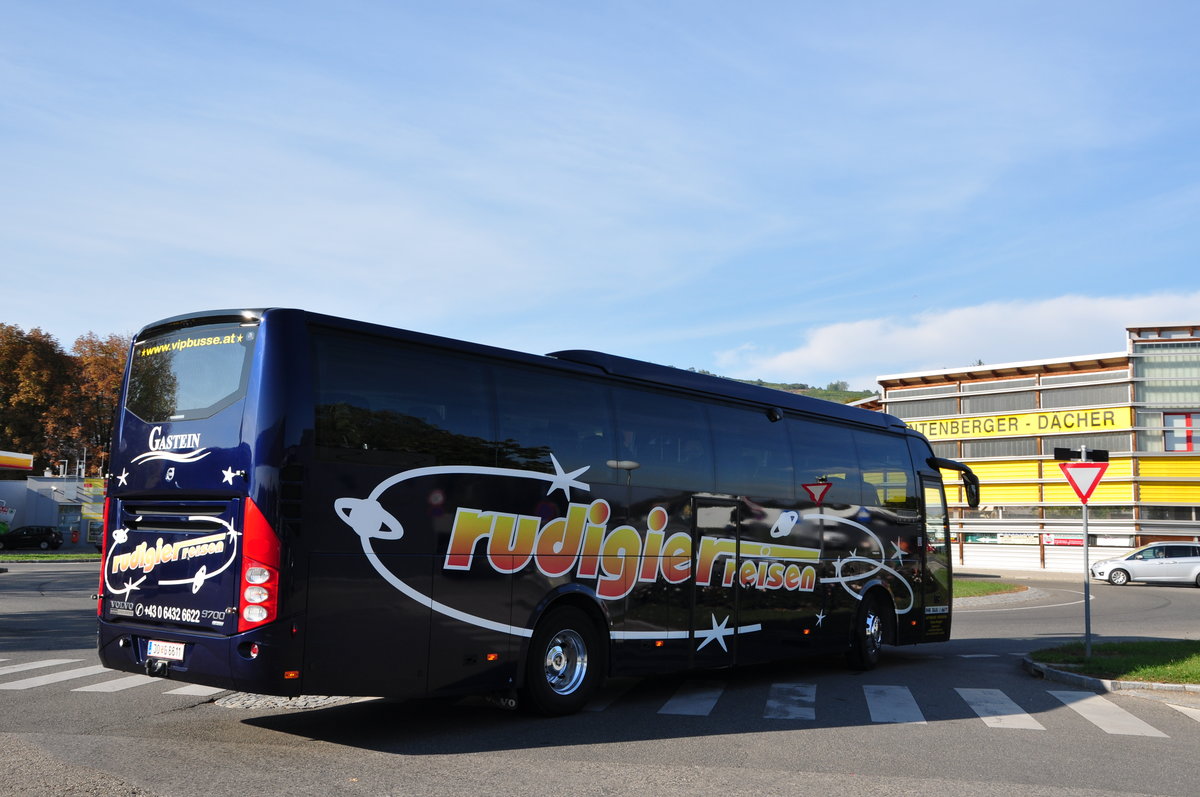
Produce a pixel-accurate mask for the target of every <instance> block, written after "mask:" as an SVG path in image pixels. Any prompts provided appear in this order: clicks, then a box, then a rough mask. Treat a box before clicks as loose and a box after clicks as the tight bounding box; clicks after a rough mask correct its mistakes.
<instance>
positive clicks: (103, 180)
mask: <svg viewBox="0 0 1200 797" xmlns="http://www.w3.org/2000/svg"><path fill="white" fill-rule="evenodd" d="M4 16H5V24H4V26H3V28H2V29H0V257H2V258H3V261H4V265H3V269H2V274H3V277H2V278H0V284H2V286H3V295H4V299H3V308H4V309H3V311H2V312H0V319H2V320H3V321H5V322H7V323H11V324H18V325H20V326H22V327H24V328H26V329H29V328H32V327H41V328H42V329H44V330H46V331H48V332H50V333H52V334H54V335H55V336H56V337H58V338H59V340H60V341H61V342H62V343H63V344H64V345H65V346H67V347H69V346H70V344H71V342H72V341H73V340H74V339H75V337H76V336H78V335H80V334H82V333H84V332H87V331H89V330H91V331H95V332H97V333H98V334H101V335H104V334H107V333H109V332H133V331H135V330H136V329H138V328H140V327H141V326H143V325H145V324H147V323H149V322H151V321H153V320H156V319H158V318H162V317H165V316H169V315H174V314H177V313H184V312H193V311H196V310H202V309H209V308H224V307H233V306H237V307H256V306H294V307H304V308H308V309H312V310H317V311H321V312H328V313H333V314H337V315H346V316H351V317H355V318H362V319H366V320H370V321H376V322H381V323H387V324H391V325H394V326H402V327H408V328H412V329H418V330H421V331H425V332H432V333H436V334H442V335H449V336H452V337H458V338H465V339H468V340H474V341H480V342H485V343H490V344H494V345H499V346H506V347H510V348H516V349H520V350H523V351H532V352H539V353H543V352H548V351H554V350H557V349H564V348H591V349H599V350H603V351H610V352H613V353H617V354H621V355H625V356H630V357H637V358H641V359H647V360H652V361H655V362H661V363H665V364H668V365H675V366H679V367H685V368H686V367H694V368H703V369H707V370H711V371H715V372H718V373H722V374H726V375H729V376H738V377H746V378H763V379H771V380H781V381H788V382H805V383H808V384H814V385H819V386H823V385H825V384H827V383H828V382H830V381H832V380H846V381H848V382H850V383H851V386H852V387H856V388H873V387H874V386H875V384H874V378H875V377H876V376H878V375H881V374H895V373H902V372H907V371H913V370H921V369H926V368H944V367H953V366H958V365H963V364H968V363H972V362H975V361H976V360H983V361H985V362H988V363H999V362H1011V361H1015V360H1025V359H1041V358H1048V357H1059V356H1070V355H1076V354H1092V353H1101V352H1110V351H1119V350H1122V349H1123V348H1124V346H1125V341H1124V331H1123V330H1124V327H1125V326H1126V325H1133V324H1158V323H1200V277H1198V273H1200V270H1198V269H1197V257H1196V253H1197V250H1198V248H1200V223H1197V222H1198V219H1200V103H1198V102H1197V101H1196V98H1197V97H1200V48H1197V47H1196V46H1195V31H1196V30H1197V29H1198V28H1200V5H1197V4H1195V3H1191V2H1150V3H1146V2H1121V3H1114V2H995V3H961V2H917V3H903V4H902V3H876V2H862V3H842V4H832V3H819V2H815V1H814V2H799V1H797V2H783V1H782V0H781V1H780V2H761V1H760V0H746V1H740V2H707V1H706V0H689V1H687V2H682V1H681V2H665V1H663V2H656V1H655V0H640V1H638V2H604V1H603V0H596V1H595V2H589V3H584V2H572V1H570V0H557V1H555V2H516V1H514V2H503V1H498V2H488V3H485V2H456V1H455V0H443V1H440V2H338V3H315V2H253V3H244V2H195V3H188V2H134V1H127V2H77V3H72V2H54V3H17V2H13V3H7V4H5V15H4Z"/></svg>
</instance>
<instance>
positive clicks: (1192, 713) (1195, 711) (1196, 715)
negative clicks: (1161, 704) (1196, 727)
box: [1167, 703, 1200, 722]
mask: <svg viewBox="0 0 1200 797" xmlns="http://www.w3.org/2000/svg"><path fill="white" fill-rule="evenodd" d="M1167 705H1168V706H1170V707H1171V708H1173V709H1175V710H1176V711H1178V712H1179V713H1181V714H1183V715H1184V716H1185V717H1191V718H1192V719H1194V720H1195V721H1196V722H1200V708H1191V707H1190V706H1177V705H1175V704H1174V703H1168V704H1167Z"/></svg>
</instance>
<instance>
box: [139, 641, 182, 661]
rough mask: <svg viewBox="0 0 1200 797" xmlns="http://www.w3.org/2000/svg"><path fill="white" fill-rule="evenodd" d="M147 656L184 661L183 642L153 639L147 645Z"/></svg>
mask: <svg viewBox="0 0 1200 797" xmlns="http://www.w3.org/2000/svg"><path fill="white" fill-rule="evenodd" d="M146 656H147V657H148V658H153V659H169V660H171V661H183V643H182V642H163V641H162V640H159V639H151V640H150V644H149V645H148V646H147V647H146Z"/></svg>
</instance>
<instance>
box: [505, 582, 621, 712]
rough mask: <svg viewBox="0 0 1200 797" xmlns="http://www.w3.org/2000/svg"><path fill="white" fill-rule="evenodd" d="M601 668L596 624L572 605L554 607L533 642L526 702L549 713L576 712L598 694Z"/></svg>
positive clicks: (530, 646)
mask: <svg viewBox="0 0 1200 797" xmlns="http://www.w3.org/2000/svg"><path fill="white" fill-rule="evenodd" d="M602 672H603V651H602V650H601V648H600V634H599V632H598V631H597V629H596V624H595V623H593V622H592V620H591V618H590V617H588V616H587V614H585V613H584V612H583V611H581V610H579V609H576V608H575V607H573V606H564V607H562V608H559V609H553V610H551V611H550V612H548V613H547V614H546V616H545V617H544V618H542V621H541V622H540V623H538V625H537V629H536V630H535V631H534V633H533V638H532V639H531V640H530V642H529V655H528V656H527V658H526V660H525V689H524V692H523V694H522V697H523V700H522V704H523V705H524V706H526V707H527V708H529V709H531V710H532V711H534V712H535V713H538V714H543V715H546V716H561V715H563V714H573V713H574V712H576V711H579V709H581V708H583V706H584V704H585V703H587V701H588V700H590V699H591V698H592V695H593V694H595V692H596V690H597V689H598V688H599V686H600V680H601V677H602Z"/></svg>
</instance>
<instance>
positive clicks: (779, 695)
mask: <svg viewBox="0 0 1200 797" xmlns="http://www.w3.org/2000/svg"><path fill="white" fill-rule="evenodd" d="M763 717H764V718H765V719H779V720H815V719H816V718H817V685H816V684H771V693H770V694H769V695H768V696H767V709H766V711H764V712H763Z"/></svg>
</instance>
